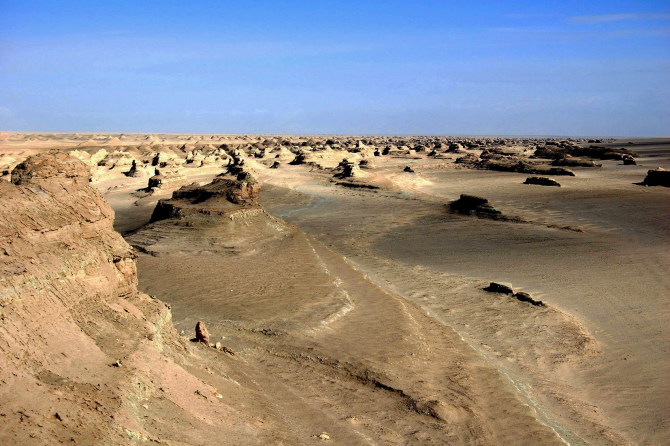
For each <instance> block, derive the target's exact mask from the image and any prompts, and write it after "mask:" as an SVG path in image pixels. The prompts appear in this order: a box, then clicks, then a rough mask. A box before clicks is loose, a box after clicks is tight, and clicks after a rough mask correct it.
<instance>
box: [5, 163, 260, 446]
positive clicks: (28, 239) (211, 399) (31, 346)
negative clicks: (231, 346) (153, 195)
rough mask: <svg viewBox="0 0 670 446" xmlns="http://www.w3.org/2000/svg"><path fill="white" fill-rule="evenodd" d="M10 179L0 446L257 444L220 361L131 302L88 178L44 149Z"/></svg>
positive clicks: (123, 247)
mask: <svg viewBox="0 0 670 446" xmlns="http://www.w3.org/2000/svg"><path fill="white" fill-rule="evenodd" d="M11 177H12V182H11V183H10V182H7V181H0V206H1V207H2V210H3V212H2V213H0V383H1V385H0V420H2V427H1V428H0V444H4V445H18V444H57V443H68V444H70V443H74V444H134V443H138V442H141V443H145V442H149V443H167V444H184V443H185V444H221V439H222V438H226V439H227V440H228V441H230V442H231V443H229V444H235V443H236V442H237V444H239V441H240V440H239V439H240V438H244V439H245V441H246V442H249V441H250V440H251V441H253V442H255V441H259V442H260V441H263V438H265V437H264V434H263V433H262V432H263V431H265V430H266V429H267V428H268V427H269V426H271V423H268V424H266V425H265V426H263V425H262V424H261V422H260V421H258V418H256V417H259V418H261V417H263V414H264V409H263V408H262V407H258V408H257V409H256V410H253V411H252V412H253V413H254V415H255V416H254V417H252V416H249V415H245V413H243V412H242V411H239V410H238V409H236V408H235V407H232V405H231V404H234V403H233V402H234V401H240V395H244V396H243V397H242V398H241V400H245V401H248V403H247V407H249V406H251V407H253V402H252V401H253V398H252V397H250V396H249V395H248V394H246V393H245V392H248V391H249V388H250V387H247V386H245V385H244V381H243V377H238V380H239V381H238V380H235V379H234V378H232V377H231V376H234V375H231V374H230V373H231V372H230V371H229V370H228V369H229V364H230V361H231V360H229V359H228V356H229V355H226V354H225V353H220V352H217V351H215V350H214V349H211V348H209V347H206V346H202V345H195V344H194V345H191V344H190V343H188V342H184V341H183V340H182V339H181V338H180V337H179V336H178V335H177V333H176V332H175V330H174V328H173V327H172V323H171V314H170V311H169V310H168V308H167V307H166V306H165V304H163V303H162V302H161V301H159V300H157V299H154V298H151V297H149V296H147V295H146V294H143V293H140V292H138V290H137V274H136V267H135V255H134V253H133V250H132V249H131V247H130V246H129V245H128V244H127V243H126V242H125V241H124V240H123V239H122V238H121V236H120V235H119V234H118V233H116V232H115V231H114V230H113V229H112V223H113V218H114V213H113V211H112V210H111V208H110V207H109V205H108V204H106V203H105V201H104V200H103V198H102V197H101V195H100V194H99V193H98V192H96V191H95V190H94V189H93V188H92V187H90V186H89V177H90V174H89V170H88V168H86V166H85V165H84V164H82V163H81V162H80V161H78V160H76V159H74V158H72V157H69V156H67V155H66V154H64V153H60V152H51V153H44V154H40V155H36V156H33V157H31V158H29V159H28V160H26V161H25V162H24V163H22V164H20V165H18V166H17V167H16V169H15V170H14V171H13V172H12V175H11ZM240 382H242V385H240ZM252 392H253V390H252ZM213 432H216V434H217V435H216V436H213V435H212V433H213Z"/></svg>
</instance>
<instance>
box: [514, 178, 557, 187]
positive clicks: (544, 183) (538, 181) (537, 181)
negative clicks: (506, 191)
mask: <svg viewBox="0 0 670 446" xmlns="http://www.w3.org/2000/svg"><path fill="white" fill-rule="evenodd" d="M523 184H538V185H540V186H556V187H561V185H560V183H559V182H558V181H556V180H552V179H551V178H547V177H528V178H526V181H524V182H523Z"/></svg>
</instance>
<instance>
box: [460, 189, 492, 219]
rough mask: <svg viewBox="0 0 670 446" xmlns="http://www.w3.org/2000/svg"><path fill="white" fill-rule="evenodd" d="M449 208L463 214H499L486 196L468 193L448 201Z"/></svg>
mask: <svg viewBox="0 0 670 446" xmlns="http://www.w3.org/2000/svg"><path fill="white" fill-rule="evenodd" d="M449 208H450V209H451V210H452V211H453V212H456V213H459V214H464V215H480V216H497V215H500V214H501V212H500V211H498V210H496V209H495V208H494V207H493V206H492V205H491V203H489V200H487V199H486V198H483V197H477V196H475V195H468V194H462V195H461V196H460V198H459V199H458V200H455V201H452V202H451V203H449Z"/></svg>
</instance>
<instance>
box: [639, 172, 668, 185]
mask: <svg viewBox="0 0 670 446" xmlns="http://www.w3.org/2000/svg"><path fill="white" fill-rule="evenodd" d="M642 184H644V185H645V186H665V187H670V170H666V169H663V168H662V167H659V168H658V169H652V170H649V171H647V176H646V177H645V178H644V181H643V182H642Z"/></svg>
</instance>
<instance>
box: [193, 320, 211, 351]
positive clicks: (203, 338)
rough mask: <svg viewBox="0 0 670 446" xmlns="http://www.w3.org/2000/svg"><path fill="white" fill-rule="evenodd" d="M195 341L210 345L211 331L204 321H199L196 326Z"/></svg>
mask: <svg viewBox="0 0 670 446" xmlns="http://www.w3.org/2000/svg"><path fill="white" fill-rule="evenodd" d="M195 341H196V342H202V343H203V344H206V345H209V331H208V330H207V326H206V325H205V323H204V322H203V321H198V323H197V324H195Z"/></svg>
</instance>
